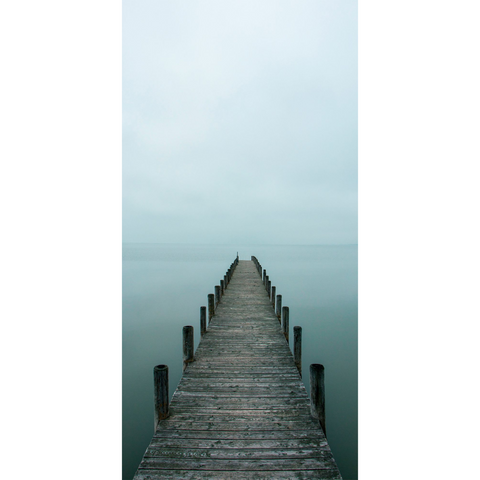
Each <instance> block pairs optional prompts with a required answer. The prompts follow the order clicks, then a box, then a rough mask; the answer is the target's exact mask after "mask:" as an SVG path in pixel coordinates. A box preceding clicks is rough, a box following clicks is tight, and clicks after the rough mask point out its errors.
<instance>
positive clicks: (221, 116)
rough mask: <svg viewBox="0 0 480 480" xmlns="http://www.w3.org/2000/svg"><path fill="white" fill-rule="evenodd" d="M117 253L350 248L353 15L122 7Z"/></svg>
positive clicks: (252, 5) (353, 221)
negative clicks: (126, 248)
mask: <svg viewBox="0 0 480 480" xmlns="http://www.w3.org/2000/svg"><path fill="white" fill-rule="evenodd" d="M123 240H124V241H125V242H130V241H134V242H162V243H163V242H165V243H231V244H235V243H243V244H245V243H252V244H257V243H267V244H317V243H319V244H322V243H356V242H357V2H356V1H350V0H349V1H343V2H334V1H318V0H315V1H302V2H298V1H285V0H280V1H279V0H276V1H262V2H258V1H250V0H248V1H245V0H242V1H229V2H224V1H205V0H202V1H185V2H172V1H165V0H160V1H158V0H157V1H151V0H140V1H138V0H135V1H133V0H125V1H124V2H123Z"/></svg>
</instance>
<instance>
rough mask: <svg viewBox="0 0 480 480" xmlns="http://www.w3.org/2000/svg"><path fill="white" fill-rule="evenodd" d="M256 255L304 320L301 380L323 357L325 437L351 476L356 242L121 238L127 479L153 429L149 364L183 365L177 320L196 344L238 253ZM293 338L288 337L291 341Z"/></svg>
mask: <svg viewBox="0 0 480 480" xmlns="http://www.w3.org/2000/svg"><path fill="white" fill-rule="evenodd" d="M237 251H238V252H239V256H240V259H241V260H250V258H251V256H252V255H255V256H256V257H257V258H258V260H259V261H260V263H261V264H262V267H263V268H265V269H266V270H267V274H268V275H269V276H270V279H271V280H272V285H275V286H276V287H277V293H278V294H281V295H282V303H283V305H286V306H288V307H289V308H290V338H291V339H292V338H293V327H294V326H295V325H300V326H301V327H302V329H303V352H302V353H303V358H302V365H303V367H302V368H303V372H304V375H303V381H304V383H305V385H306V387H307V390H309V378H308V376H309V375H308V366H309V365H310V364H311V363H322V364H324V366H325V383H326V415H327V430H328V441H329V444H330V446H331V448H332V451H333V454H334V456H335V459H336V461H337V463H338V466H339V468H340V471H341V472H342V475H343V477H344V479H345V480H347V479H356V478H357V351H358V349H357V246H356V245H341V246H335V245H332V246H306V245H303V246H242V245H232V246H218V245H216V246H206V245H160V244H124V246H123V458H124V464H123V472H124V473H123V475H124V476H123V478H124V479H131V478H132V477H133V475H134V473H135V470H136V468H137V467H138V464H139V463H140V461H141V458H142V456H143V454H144V452H145V449H146V447H147V446H148V444H149V442H150V440H151V437H152V435H153V373H152V372H153V367H154V366H155V365H157V364H160V363H165V364H167V365H168V366H169V373H170V396H171V395H173V392H174V391H175V389H176V386H177V384H178V382H179V381H180V378H181V374H182V327H183V326H184V325H193V326H194V330H195V347H197V346H198V343H199V328H200V306H202V305H207V295H208V294H209V293H213V289H214V286H215V285H217V284H218V283H219V280H220V279H223V275H224V274H225V272H226V270H227V269H228V267H229V266H230V264H231V262H232V261H233V260H234V258H235V256H236V254H237ZM290 347H292V340H290Z"/></svg>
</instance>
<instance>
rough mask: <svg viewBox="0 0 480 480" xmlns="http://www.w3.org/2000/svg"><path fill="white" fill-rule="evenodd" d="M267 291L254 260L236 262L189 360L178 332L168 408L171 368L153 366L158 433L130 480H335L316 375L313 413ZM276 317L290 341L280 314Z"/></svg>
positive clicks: (188, 343)
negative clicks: (179, 355) (180, 361)
mask: <svg viewBox="0 0 480 480" xmlns="http://www.w3.org/2000/svg"><path fill="white" fill-rule="evenodd" d="M233 272H235V273H234V275H233ZM269 282H270V281H269V280H268V277H266V273H265V270H264V271H263V277H262V269H261V265H260V264H259V263H258V260H257V259H256V258H255V257H252V261H243V260H240V261H239V260H238V256H237V258H236V259H235V261H234V262H233V263H232V266H231V268H230V269H229V270H228V271H227V275H225V277H224V281H221V282H220V283H221V285H220V286H217V287H216V288H215V290H216V293H215V296H214V295H213V294H211V295H209V304H210V308H209V317H210V315H211V314H213V312H214V314H213V316H212V317H211V318H210V322H209V324H208V328H205V325H206V321H205V318H206V307H201V325H203V326H201V330H202V331H204V334H203V335H202V338H201V341H200V344H199V346H198V348H197V351H196V352H195V355H194V357H193V327H184V368H185V370H184V374H183V376H182V379H181V381H180V383H179V385H178V388H177V390H176V391H175V393H174V395H173V398H172V401H171V403H170V405H168V367H167V366H166V365H160V366H158V367H155V368H156V373H155V375H156V377H155V378H156V381H155V425H156V428H155V433H154V436H153V439H152V441H151V442H150V445H149V446H148V448H147V450H146V452H145V455H144V457H143V459H142V461H141V463H140V466H139V467H138V470H137V472H136V474H135V477H134V480H154V479H182V480H187V479H201V478H209V479H223V480H225V479H235V480H237V479H239V480H243V479H245V480H246V479H257V480H259V479H279V480H281V479H314V478H315V479H318V478H322V479H341V478H342V477H341V475H340V472H339V470H338V467H337V465H336V463H335V460H334V458H333V455H332V452H331V450H330V447H329V445H328V443H327V440H326V437H325V435H324V433H323V430H322V427H321V422H323V428H325V422H324V417H323V420H322V418H321V417H322V413H321V412H320V413H318V411H319V409H318V403H319V402H320V403H322V400H323V399H324V393H323V390H322V389H321V391H320V393H319V389H318V388H317V386H318V385H320V387H321V386H322V385H323V367H321V366H319V365H317V366H316V367H321V372H322V374H321V380H320V381H318V382H317V380H316V378H312V377H311V378H312V380H311V381H312V382H313V383H312V387H311V388H312V399H313V396H316V399H315V400H314V401H315V402H316V403H317V406H316V407H314V406H311V404H310V401H309V399H308V395H307V391H306V389H305V386H304V384H303V382H302V380H301V375H300V373H299V370H300V371H301V369H299V368H298V367H299V366H298V365H296V363H295V361H294V357H293V356H292V353H291V352H290V349H289V345H288V333H287V334H286V335H285V334H284V329H283V328H282V325H281V324H280V323H279V315H277V313H278V312H279V310H281V305H279V302H280V304H281V296H280V295H278V296H277V297H275V294H274V292H272V290H275V287H271V283H269ZM269 287H270V296H271V297H272V298H273V299H272V300H270V298H269V293H268V290H269ZM272 294H273V295H272ZM279 297H280V300H279ZM213 301H215V305H212V303H213ZM275 301H277V304H276V305H275ZM275 306H276V307H277V311H275V308H273V307H275ZM283 313H284V315H283V316H284V317H286V318H283V320H284V323H285V322H286V323H287V325H286V327H285V329H286V332H288V308H287V307H283ZM202 318H203V320H202ZM295 328H296V329H297V332H300V333H301V329H299V327H295ZM298 329H299V330H298ZM286 338H287V341H286ZM296 341H300V340H299V339H298V338H297V339H296ZM299 345H300V344H299ZM297 348H299V347H297ZM298 355H299V352H298V351H297V352H296V358H297V362H298ZM192 358H193V360H192ZM314 367H315V366H314V365H312V367H311V375H314V372H313V370H314V369H315V368H314ZM317 370H318V368H317ZM162 374H163V376H161V375H162ZM317 383H318V385H317ZM321 384H322V385H321ZM314 391H315V392H314ZM322 397H323V398H322ZM323 402H324V400H323ZM312 405H313V403H312ZM323 405H324V403H323ZM312 415H313V416H315V417H316V418H314V417H313V416H312ZM162 417H166V418H162ZM319 417H320V419H319Z"/></svg>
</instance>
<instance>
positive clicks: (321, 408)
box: [310, 363, 327, 437]
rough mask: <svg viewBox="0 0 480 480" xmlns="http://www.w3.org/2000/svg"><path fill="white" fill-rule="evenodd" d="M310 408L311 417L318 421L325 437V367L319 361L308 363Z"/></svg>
mask: <svg viewBox="0 0 480 480" xmlns="http://www.w3.org/2000/svg"><path fill="white" fill-rule="evenodd" d="M310 400H311V404H310V409H311V412H312V417H313V418H316V419H317V420H318V421H319V422H320V426H321V427H322V430H323V433H324V434H325V437H326V436H327V430H326V428H325V369H324V367H323V365H320V364H319V363H312V364H311V365H310Z"/></svg>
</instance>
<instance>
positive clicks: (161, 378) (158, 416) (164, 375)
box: [153, 365, 169, 432]
mask: <svg viewBox="0 0 480 480" xmlns="http://www.w3.org/2000/svg"><path fill="white" fill-rule="evenodd" d="M153 398H154V405H155V408H154V418H153V431H154V432H155V431H156V430H157V426H158V422H159V421H160V420H163V419H164V418H167V417H168V400H169V398H168V365H157V366H156V367H154V368H153Z"/></svg>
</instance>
